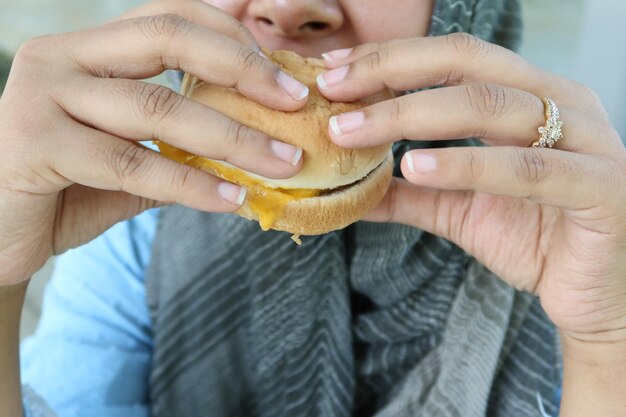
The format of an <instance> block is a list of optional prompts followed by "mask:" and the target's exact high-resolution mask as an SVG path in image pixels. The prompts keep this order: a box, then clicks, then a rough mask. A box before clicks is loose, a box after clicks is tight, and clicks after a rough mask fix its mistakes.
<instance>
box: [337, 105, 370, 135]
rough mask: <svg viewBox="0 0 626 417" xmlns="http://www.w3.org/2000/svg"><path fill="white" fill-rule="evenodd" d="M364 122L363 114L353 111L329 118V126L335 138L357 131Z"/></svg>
mask: <svg viewBox="0 0 626 417" xmlns="http://www.w3.org/2000/svg"><path fill="white" fill-rule="evenodd" d="M364 121H365V113H363V112H362V111H355V112H351V113H344V114H340V115H338V116H333V117H331V118H330V122H329V124H330V129H331V130H332V131H333V133H334V134H335V136H341V135H345V134H346V133H350V132H353V131H355V130H357V129H358V128H360V127H361V126H362V125H363V122H364Z"/></svg>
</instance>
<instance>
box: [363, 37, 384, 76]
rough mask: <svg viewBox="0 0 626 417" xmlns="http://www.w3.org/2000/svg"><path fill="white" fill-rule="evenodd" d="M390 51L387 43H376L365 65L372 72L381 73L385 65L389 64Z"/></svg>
mask: <svg viewBox="0 0 626 417" xmlns="http://www.w3.org/2000/svg"><path fill="white" fill-rule="evenodd" d="M389 58H390V50H389V45H388V43H387V42H376V50H374V51H373V52H371V53H370V54H369V55H368V56H367V59H366V60H365V64H366V65H367V67H368V68H369V69H370V70H372V71H381V70H383V71H384V69H385V65H386V63H387V62H389Z"/></svg>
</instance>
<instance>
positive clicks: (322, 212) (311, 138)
mask: <svg viewBox="0 0 626 417" xmlns="http://www.w3.org/2000/svg"><path fill="white" fill-rule="evenodd" d="M264 52H266V55H267V56H268V58H269V59H270V60H271V61H273V62H274V63H275V64H276V65H278V66H280V67H281V68H282V70H283V71H285V72H286V73H287V74H289V75H291V76H292V77H294V78H295V79H297V80H298V81H300V82H301V83H303V84H305V85H306V86H308V87H309V90H310V93H309V98H308V102H307V104H306V105H305V106H304V107H303V108H302V109H300V110H298V111H294V112H283V111H278V110H273V109H270V108H267V107H265V106H262V105H260V104H258V103H255V102H253V101H252V100H250V99H248V98H246V97H244V96H243V95H241V94H239V93H238V92H237V91H236V90H235V89H232V88H224V87H220V86H216V85H211V84H208V83H205V82H203V81H201V80H199V79H198V78H196V77H194V76H191V75H189V74H186V75H185V76H184V78H183V83H182V91H181V92H182V94H183V95H185V96H186V97H188V98H190V99H192V100H195V101H197V102H199V103H202V104H203V105H206V106H209V107H211V108H213V109H215V110H217V111H219V112H221V113H222V114H224V115H226V116H228V117H230V118H231V119H233V120H236V121H238V122H240V123H242V124H244V125H246V126H249V127H251V128H253V129H256V130H259V131H261V132H264V133H265V134H267V135H269V136H271V137H274V138H276V139H278V140H280V141H283V142H286V143H289V144H292V145H295V146H298V147H300V148H302V151H303V166H302V169H301V170H300V171H299V172H298V173H297V174H296V175H294V176H293V177H291V178H287V179H270V178H264V177H261V176H259V175H256V174H254V173H251V172H246V171H244V170H242V169H240V168H237V167H235V166H233V165H230V164H228V163H226V162H223V161H218V160H213V159H209V158H206V157H202V156H198V155H194V154H192V153H189V152H186V151H184V150H181V149H178V148H175V147H173V146H171V145H168V144H166V143H164V142H158V143H157V144H158V146H159V148H160V151H161V153H162V154H163V155H164V156H166V157H169V158H171V159H174V160H176V161H178V162H181V163H184V164H187V165H190V166H193V167H196V168H199V169H202V170H205V171H207V172H209V173H211V174H213V175H216V176H218V177H220V178H223V179H224V180H227V181H230V182H232V183H236V184H238V185H241V186H243V187H246V189H247V195H246V200H245V201H244V203H243V205H242V207H241V208H240V209H239V210H238V211H237V214H239V215H240V216H242V217H245V218H247V219H250V220H253V221H258V222H259V224H260V226H261V228H262V229H263V230H269V229H274V230H281V231H285V232H289V233H292V234H293V235H294V237H293V238H294V240H296V242H299V236H301V235H318V234H323V233H327V232H330V231H332V230H337V229H341V228H344V227H346V226H348V225H349V224H351V223H354V222H356V221H357V220H359V219H360V218H361V217H363V215H364V214H365V213H367V212H368V211H370V210H371V209H372V208H373V207H374V206H375V205H377V204H378V203H379V202H380V201H381V200H382V198H383V196H384V195H385V193H386V191H387V188H388V187H389V183H390V181H391V175H392V170H393V158H392V155H391V151H390V145H382V146H376V147H371V148H362V149H346V148H341V147H339V146H337V145H335V144H334V143H333V142H332V140H331V139H330V137H329V135H328V121H329V119H330V117H331V116H334V115H337V114H341V113H345V112H350V111H355V110H358V109H360V108H363V107H365V106H368V105H371V104H373V103H376V102H378V101H382V100H385V99H388V98H390V97H391V93H390V92H386V93H381V94H379V95H376V96H372V97H369V98H367V99H364V100H361V101H357V102H352V103H337V102H330V101H329V100H327V99H326V98H325V97H323V96H322V95H321V94H320V93H319V91H318V90H317V86H316V81H315V80H316V77H317V75H318V74H320V73H322V72H324V71H326V67H325V65H324V63H323V61H322V60H320V59H315V58H303V57H301V56H299V55H298V54H296V53H294V52H291V51H274V52H269V51H264Z"/></svg>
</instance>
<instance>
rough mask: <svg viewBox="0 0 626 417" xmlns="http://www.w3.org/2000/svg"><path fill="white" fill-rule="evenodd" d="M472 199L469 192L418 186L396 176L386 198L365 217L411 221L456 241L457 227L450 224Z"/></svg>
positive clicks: (391, 221)
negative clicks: (455, 230)
mask: <svg viewBox="0 0 626 417" xmlns="http://www.w3.org/2000/svg"><path fill="white" fill-rule="evenodd" d="M468 198H470V195H469V194H468V193H465V192H459V191H446V190H436V189H433V188H428V187H418V186H415V185H414V184H411V183H409V182H408V181H406V180H404V179H401V178H393V180H392V181H391V184H390V185H389V190H388V191H387V194H386V195H385V197H384V198H383V200H382V201H381V202H380V204H378V206H376V207H375V208H374V209H373V210H372V211H370V212H369V213H368V214H367V215H366V216H365V217H364V218H363V220H365V221H371V222H386V223H402V224H407V225H410V226H414V227H417V228H420V229H422V230H425V231H427V232H429V233H433V234H436V235H438V236H443V237H444V238H446V239H450V240H454V237H455V236H453V233H452V230H454V229H455V228H454V227H453V226H454V225H453V224H449V223H450V222H453V221H454V220H455V219H461V218H462V216H460V215H458V213H457V211H458V210H459V208H464V207H466V206H467V204H464V203H465V202H466V201H467V200H468ZM442 220H443V221H442ZM446 220H447V221H448V222H446ZM456 242H457V243H458V241H456Z"/></svg>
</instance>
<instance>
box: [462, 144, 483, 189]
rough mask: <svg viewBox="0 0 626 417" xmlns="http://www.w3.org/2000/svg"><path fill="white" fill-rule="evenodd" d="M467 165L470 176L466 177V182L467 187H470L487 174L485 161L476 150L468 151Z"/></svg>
mask: <svg viewBox="0 0 626 417" xmlns="http://www.w3.org/2000/svg"><path fill="white" fill-rule="evenodd" d="M466 157H467V166H468V169H469V177H466V179H465V180H466V181H467V182H468V183H466V184H465V186H466V187H470V186H471V184H470V182H472V183H475V182H479V181H480V179H481V178H483V176H484V174H485V161H484V160H483V159H482V158H481V157H479V156H478V155H477V154H476V153H475V152H471V151H470V152H467V154H466Z"/></svg>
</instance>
